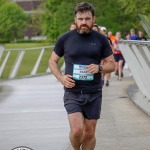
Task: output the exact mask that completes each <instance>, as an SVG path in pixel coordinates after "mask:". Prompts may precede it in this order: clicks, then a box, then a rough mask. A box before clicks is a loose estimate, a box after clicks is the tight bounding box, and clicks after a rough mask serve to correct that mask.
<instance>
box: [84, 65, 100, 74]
mask: <svg viewBox="0 0 150 150" xmlns="http://www.w3.org/2000/svg"><path fill="white" fill-rule="evenodd" d="M86 68H87V72H88V73H91V74H95V73H98V72H99V65H96V64H90V65H88V66H87V67H86Z"/></svg>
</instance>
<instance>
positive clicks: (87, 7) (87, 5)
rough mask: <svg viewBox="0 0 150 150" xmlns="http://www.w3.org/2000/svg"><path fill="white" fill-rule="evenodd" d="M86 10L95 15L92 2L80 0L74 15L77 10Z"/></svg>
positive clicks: (82, 11)
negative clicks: (81, 0)
mask: <svg viewBox="0 0 150 150" xmlns="http://www.w3.org/2000/svg"><path fill="white" fill-rule="evenodd" d="M87 11H90V12H91V13H92V16H94V15H95V10H94V8H93V6H92V4H90V3H86V2H81V3H78V4H77V5H76V7H75V10H74V14H75V15H76V14H77V13H78V12H81V13H84V12H87Z"/></svg>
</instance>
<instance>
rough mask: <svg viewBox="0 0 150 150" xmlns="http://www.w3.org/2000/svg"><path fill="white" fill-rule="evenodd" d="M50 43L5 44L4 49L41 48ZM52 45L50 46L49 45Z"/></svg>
mask: <svg viewBox="0 0 150 150" xmlns="http://www.w3.org/2000/svg"><path fill="white" fill-rule="evenodd" d="M49 45H50V43H46V42H45V43H7V44H5V48H6V49H15V48H17V49H18V48H34V47H42V46H49ZM51 45H52V44H51Z"/></svg>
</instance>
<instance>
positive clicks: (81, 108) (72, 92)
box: [49, 2, 115, 150]
mask: <svg viewBox="0 0 150 150" xmlns="http://www.w3.org/2000/svg"><path fill="white" fill-rule="evenodd" d="M74 15H75V16H74V20H75V24H76V29H75V30H71V31H69V32H67V33H64V34H63V35H61V36H60V37H59V38H58V40H57V42H56V44H55V47H54V51H53V52H52V54H51V57H50V59H49V66H50V69H51V71H52V73H53V74H54V75H55V76H56V78H57V79H58V80H59V81H60V82H61V83H62V85H64V107H65V109H66V111H67V113H68V120H69V123H70V136H69V137H70V142H71V145H72V147H73V149H74V150H80V149H82V150H94V147H95V144H96V139H95V129H96V124H97V119H99V118H100V112H101V103H102V85H101V73H102V72H105V73H109V72H112V71H114V70H115V61H114V58H113V55H112V50H111V47H110V45H109V43H108V40H107V38H106V37H105V36H104V35H102V34H100V33H98V32H97V31H94V30H92V27H93V24H94V22H95V11H94V8H93V6H92V4H89V3H86V2H82V3H78V4H77V5H76V7H75V10H74ZM62 56H64V61H65V74H62V73H61V71H60V69H59V68H58V62H59V60H60V58H61V57H62ZM102 59H104V60H105V62H106V63H105V64H104V65H103V66H101V65H99V64H100V62H101V60H102Z"/></svg>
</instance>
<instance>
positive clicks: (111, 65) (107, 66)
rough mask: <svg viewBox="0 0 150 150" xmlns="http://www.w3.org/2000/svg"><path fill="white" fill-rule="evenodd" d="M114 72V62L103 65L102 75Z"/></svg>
mask: <svg viewBox="0 0 150 150" xmlns="http://www.w3.org/2000/svg"><path fill="white" fill-rule="evenodd" d="M113 71H115V62H114V61H108V62H107V63H105V64H104V65H103V71H102V72H103V73H111V72H113Z"/></svg>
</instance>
